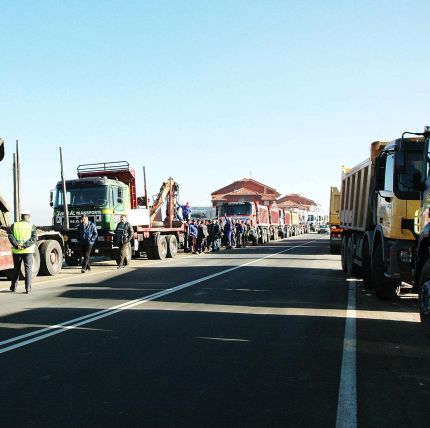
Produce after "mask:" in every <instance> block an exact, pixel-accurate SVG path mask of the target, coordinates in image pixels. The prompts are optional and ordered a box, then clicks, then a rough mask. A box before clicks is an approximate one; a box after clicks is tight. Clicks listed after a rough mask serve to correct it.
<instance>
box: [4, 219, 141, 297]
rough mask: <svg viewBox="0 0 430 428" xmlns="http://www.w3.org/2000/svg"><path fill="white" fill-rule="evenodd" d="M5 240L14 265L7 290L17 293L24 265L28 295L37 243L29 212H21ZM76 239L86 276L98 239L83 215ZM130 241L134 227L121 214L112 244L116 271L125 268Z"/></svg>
mask: <svg viewBox="0 0 430 428" xmlns="http://www.w3.org/2000/svg"><path fill="white" fill-rule="evenodd" d="M8 237H9V242H10V243H11V246H12V257H13V265H14V270H13V275H12V283H11V286H10V291H12V292H14V293H15V292H16V289H17V287H18V280H19V276H20V272H21V265H22V263H24V270H25V276H24V277H25V292H26V294H28V293H30V292H31V282H32V271H33V254H34V252H35V246H36V241H37V235H36V226H35V225H34V224H33V223H31V222H30V212H28V211H23V212H21V220H20V221H17V222H15V223H14V224H13V225H12V227H11V228H10V233H9V235H8ZM76 237H77V240H78V242H79V249H80V253H81V260H82V265H81V272H82V273H86V272H88V271H90V270H91V259H90V256H91V251H92V248H93V246H94V244H95V243H96V241H97V238H98V232H97V227H96V225H95V224H94V223H93V222H91V221H90V220H89V219H88V216H87V215H86V214H84V215H82V216H81V218H80V223H79V225H78V227H77V229H76ZM132 239H133V228H132V227H131V225H130V223H129V222H128V221H127V219H126V216H125V215H121V216H120V220H119V222H118V224H117V226H116V229H115V235H114V245H115V246H116V247H117V248H118V252H119V258H118V269H121V268H124V267H125V266H126V265H127V262H128V258H127V251H128V248H129V243H130V241H131V240H132Z"/></svg>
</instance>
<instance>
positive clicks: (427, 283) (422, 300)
mask: <svg viewBox="0 0 430 428" xmlns="http://www.w3.org/2000/svg"><path fill="white" fill-rule="evenodd" d="M418 298H419V308H420V318H421V325H422V327H423V328H424V333H425V334H426V335H427V336H429V337H430V260H427V261H426V262H425V263H424V266H423V268H422V270H421V274H420V279H419V283H418Z"/></svg>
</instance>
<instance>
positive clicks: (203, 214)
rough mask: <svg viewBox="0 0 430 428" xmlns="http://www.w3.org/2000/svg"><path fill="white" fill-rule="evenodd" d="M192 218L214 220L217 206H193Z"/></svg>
mask: <svg viewBox="0 0 430 428" xmlns="http://www.w3.org/2000/svg"><path fill="white" fill-rule="evenodd" d="M191 218H192V219H195V220H213V219H215V218H216V208H215V207H191Z"/></svg>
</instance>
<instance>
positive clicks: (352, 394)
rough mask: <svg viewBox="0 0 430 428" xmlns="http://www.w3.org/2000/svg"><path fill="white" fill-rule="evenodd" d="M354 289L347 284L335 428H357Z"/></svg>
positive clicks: (353, 285)
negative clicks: (346, 305) (346, 306)
mask: <svg viewBox="0 0 430 428" xmlns="http://www.w3.org/2000/svg"><path fill="white" fill-rule="evenodd" d="M356 287H357V284H356V283H355V282H354V281H351V282H349V289H348V309H347V311H346V320H345V336H344V340H343V355H342V369H341V373H340V386H339V398H338V403H337V417H336V428H356V427H357V340H356V316H357V314H356V299H355V292H356Z"/></svg>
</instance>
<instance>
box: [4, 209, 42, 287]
mask: <svg viewBox="0 0 430 428" xmlns="http://www.w3.org/2000/svg"><path fill="white" fill-rule="evenodd" d="M36 240H37V237H36V227H35V226H34V225H33V223H31V222H30V213H29V212H28V211H22V212H21V221H17V222H16V223H14V224H13V225H12V227H11V230H10V234H9V241H10V243H11V244H12V256H13V265H14V269H13V277H12V284H11V286H10V291H13V292H15V291H16V288H17V287H18V279H19V274H20V271H21V264H22V262H24V266H25V292H26V293H27V294H28V293H29V292H30V291H31V277H32V269H33V254H34V251H35V250H34V249H35V246H36Z"/></svg>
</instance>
